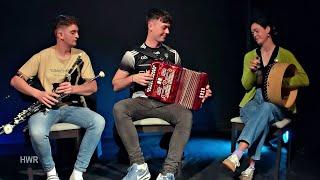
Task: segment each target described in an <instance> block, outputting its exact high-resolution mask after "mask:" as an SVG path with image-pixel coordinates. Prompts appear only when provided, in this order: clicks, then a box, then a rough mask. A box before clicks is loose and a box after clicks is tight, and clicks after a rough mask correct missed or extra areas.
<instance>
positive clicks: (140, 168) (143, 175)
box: [122, 163, 151, 180]
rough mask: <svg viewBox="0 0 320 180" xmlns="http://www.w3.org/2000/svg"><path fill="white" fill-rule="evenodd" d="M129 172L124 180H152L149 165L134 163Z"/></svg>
mask: <svg viewBox="0 0 320 180" xmlns="http://www.w3.org/2000/svg"><path fill="white" fill-rule="evenodd" d="M127 171H128V173H127V175H126V176H125V177H124V178H123V179H122V180H149V179H150V178H151V175H150V172H149V169H148V165H147V163H144V164H141V165H138V164H136V163H134V164H132V166H130V167H129V168H128V170H127Z"/></svg>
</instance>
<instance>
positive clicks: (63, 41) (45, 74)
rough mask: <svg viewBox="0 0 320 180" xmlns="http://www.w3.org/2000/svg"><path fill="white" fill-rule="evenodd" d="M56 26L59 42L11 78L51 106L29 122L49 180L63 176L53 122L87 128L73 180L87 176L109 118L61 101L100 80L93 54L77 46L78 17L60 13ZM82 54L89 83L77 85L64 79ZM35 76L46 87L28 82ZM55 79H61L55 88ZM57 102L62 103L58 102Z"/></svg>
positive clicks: (89, 89)
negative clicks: (52, 135) (59, 170)
mask: <svg viewBox="0 0 320 180" xmlns="http://www.w3.org/2000/svg"><path fill="white" fill-rule="evenodd" d="M53 30H54V35H55V38H56V44H55V45H54V46H51V47H49V48H46V49H44V50H42V51H40V52H39V53H37V54H35V55H34V56H32V57H31V58H30V59H29V60H28V61H27V62H26V63H25V64H24V65H23V66H22V67H21V68H20V69H19V71H18V73H17V75H16V76H14V77H13V78H12V79H11V85H12V86H13V87H15V88H16V89H17V90H18V91H20V92H22V93H24V94H26V95H29V96H32V97H34V98H35V100H38V101H40V102H41V103H43V104H44V105H45V106H46V107H48V109H49V111H45V112H43V111H40V112H38V113H36V114H34V115H32V116H31V117H30V119H29V123H28V125H29V133H30V137H31V142H32V147H33V149H34V151H35V153H36V154H37V156H38V157H39V159H40V162H41V164H42V167H43V169H44V171H46V173H47V179H48V180H49V179H50V180H57V179H59V177H58V174H57V172H56V169H55V163H54V161H53V159H52V153H51V147H50V142H49V132H50V128H51V126H52V125H53V124H55V123H58V122H66V123H72V124H75V125H78V126H80V127H83V128H85V129H86V132H85V134H84V137H83V139H82V142H81V146H80V149H79V153H78V156H77V160H76V162H75V165H74V170H73V172H72V174H71V176H70V179H71V180H77V179H79V180H80V179H83V177H82V173H83V172H85V171H86V169H87V167H88V165H89V162H90V159H91V156H92V155H93V153H94V150H95V148H96V146H97V144H98V142H99V139H100V136H101V134H102V131H103V129H104V126H105V120H104V118H103V117H102V116H101V115H99V114H97V113H96V112H93V111H91V110H90V109H88V108H86V107H81V106H79V103H75V104H71V103H67V102H65V103H61V102H60V103H58V100H57V98H58V97H59V96H61V95H65V94H69V95H84V96H88V95H91V94H92V93H94V92H96V91H97V83H96V81H94V80H93V78H94V71H93V69H92V66H91V62H90V59H89V56H88V55H87V54H86V53H85V52H84V51H82V50H80V49H75V48H74V47H75V46H76V44H77V40H78V38H79V34H78V33H79V28H78V20H77V19H76V18H75V17H73V16H65V15H60V16H58V17H56V21H55V24H54V27H53ZM79 56H80V57H79ZM78 58H81V59H82V61H83V66H82V68H81V69H80V70H79V72H78V74H77V76H78V77H79V76H80V77H81V78H83V79H84V80H85V81H86V83H83V84H81V85H76V84H71V83H70V82H63V81H64V80H65V77H66V74H67V72H68V71H69V70H70V69H71V67H72V66H73V64H75V62H76V60H77V59H78ZM33 76H37V77H38V78H39V80H40V82H41V85H42V86H43V88H44V90H43V91H42V90H39V89H36V88H34V87H32V86H30V85H29V84H28V83H27V82H26V81H27V80H28V79H29V78H31V77H33ZM71 82H72V80H71ZM53 83H60V84H59V86H58V87H57V88H56V90H55V91H54V92H53V91H52V90H53ZM57 104H59V106H56V105H57ZM52 107H54V108H52Z"/></svg>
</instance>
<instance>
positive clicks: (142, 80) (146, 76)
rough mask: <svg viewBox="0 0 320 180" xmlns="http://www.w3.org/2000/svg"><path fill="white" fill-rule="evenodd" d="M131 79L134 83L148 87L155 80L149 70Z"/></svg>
mask: <svg viewBox="0 0 320 180" xmlns="http://www.w3.org/2000/svg"><path fill="white" fill-rule="evenodd" d="M131 78H132V82H135V83H137V84H140V85H142V86H147V85H148V83H149V82H150V81H151V80H152V79H153V78H152V75H151V74H150V71H149V70H148V71H147V72H143V73H138V74H134V75H132V76H131Z"/></svg>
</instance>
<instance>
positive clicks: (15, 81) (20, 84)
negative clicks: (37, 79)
mask: <svg viewBox="0 0 320 180" xmlns="http://www.w3.org/2000/svg"><path fill="white" fill-rule="evenodd" d="M10 84H11V86H13V87H14V88H15V89H17V90H18V91H20V92H22V93H23V94H26V95H29V96H33V97H36V94H37V93H39V92H40V90H38V89H36V88H33V87H32V86H30V85H29V84H28V83H27V82H26V81H25V80H24V79H23V78H21V77H18V76H14V77H13V78H12V79H11V81H10Z"/></svg>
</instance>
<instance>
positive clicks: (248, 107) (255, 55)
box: [223, 18, 309, 179]
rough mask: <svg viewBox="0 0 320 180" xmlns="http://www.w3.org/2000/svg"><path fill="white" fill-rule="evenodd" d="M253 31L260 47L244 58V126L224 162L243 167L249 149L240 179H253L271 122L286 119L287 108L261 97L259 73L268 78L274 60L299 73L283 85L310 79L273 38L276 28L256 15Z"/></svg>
mask: <svg viewBox="0 0 320 180" xmlns="http://www.w3.org/2000/svg"><path fill="white" fill-rule="evenodd" d="M251 32H252V36H253V38H254V40H255V41H256V43H257V44H258V46H259V47H258V48H256V49H254V50H252V51H250V52H248V53H247V54H246V55H245V57H244V65H243V74H242V78H241V82H242V85H243V87H244V88H245V90H246V94H245V96H244V97H243V99H242V101H241V103H240V117H241V120H242V121H243V122H244V124H245V127H244V129H243V130H242V132H241V135H240V136H239V139H238V143H239V145H238V148H237V149H236V150H235V151H234V152H233V153H232V154H231V155H230V156H229V157H228V158H227V159H225V160H224V161H223V164H224V165H225V166H226V167H228V168H229V169H231V170H232V171H235V169H236V168H237V167H239V166H240V163H239V160H240V159H241V157H242V155H243V153H244V152H245V151H246V150H247V149H248V153H249V156H250V160H249V161H250V163H249V164H250V165H249V167H248V168H247V169H246V170H245V171H243V172H242V173H241V176H240V179H252V177H253V173H254V170H255V168H254V167H255V161H257V160H260V154H261V149H262V146H263V144H264V142H265V138H266V135H267V134H268V132H269V124H270V123H273V122H275V121H277V120H281V119H283V118H284V116H285V113H286V111H287V110H286V109H284V108H282V107H279V106H277V105H275V104H273V103H271V102H268V101H266V100H265V99H264V97H263V96H262V90H261V89H262V86H263V84H262V82H263V80H262V81H260V80H257V79H259V78H257V77H259V76H258V74H261V77H262V78H265V77H266V75H265V74H266V69H267V68H266V66H268V65H270V64H272V63H274V62H285V63H291V64H294V65H295V66H296V67H297V73H296V75H295V76H294V77H292V78H290V79H285V80H284V82H283V85H284V86H286V87H292V88H298V87H302V86H308V85H309V79H308V76H307V74H306V73H305V71H304V70H303V68H302V67H301V65H300V64H299V62H298V61H297V59H296V58H295V57H294V55H293V54H292V53H291V52H290V51H289V50H286V49H284V48H282V47H279V46H278V45H276V44H275V43H274V41H273V38H274V36H275V35H276V32H275V28H274V26H272V24H271V23H270V22H268V20H267V19H265V18H257V19H255V20H253V21H252V23H251Z"/></svg>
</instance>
